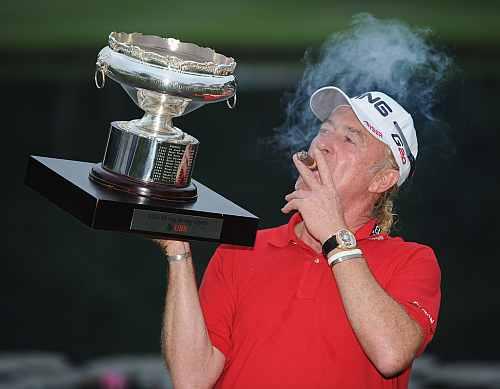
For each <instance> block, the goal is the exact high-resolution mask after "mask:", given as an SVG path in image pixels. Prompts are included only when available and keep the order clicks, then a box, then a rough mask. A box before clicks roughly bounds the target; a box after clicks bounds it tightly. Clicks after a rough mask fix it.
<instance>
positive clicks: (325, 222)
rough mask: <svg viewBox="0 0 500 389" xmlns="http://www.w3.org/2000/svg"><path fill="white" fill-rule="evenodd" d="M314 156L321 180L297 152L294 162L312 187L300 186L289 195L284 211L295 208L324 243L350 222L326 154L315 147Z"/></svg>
mask: <svg viewBox="0 0 500 389" xmlns="http://www.w3.org/2000/svg"><path fill="white" fill-rule="evenodd" d="M312 155H313V157H314V159H315V160H316V163H317V166H318V172H319V180H318V179H317V178H316V177H315V175H314V173H313V172H312V171H311V170H310V169H309V168H308V167H307V166H306V165H304V164H303V163H302V162H300V160H299V159H298V158H297V156H296V155H294V156H293V162H294V164H295V166H296V167H297V170H298V171H299V174H300V176H301V177H302V179H303V180H304V182H305V183H306V184H307V186H308V187H309V188H310V190H305V189H299V190H296V191H294V192H292V193H290V194H288V195H286V196H285V199H286V200H287V204H286V205H285V206H284V207H283V208H282V209H281V211H282V212H283V213H288V212H290V211H292V210H297V211H299V212H300V214H301V215H302V219H303V220H304V223H305V226H306V228H307V230H308V231H309V233H310V234H311V235H312V236H313V237H314V238H315V239H316V240H318V241H320V242H321V243H323V242H324V241H325V240H326V239H328V238H329V237H330V236H331V235H332V234H334V233H336V232H337V231H338V230H340V229H341V228H346V223H345V220H344V211H343V209H342V205H341V202H340V199H339V196H338V193H337V190H336V189H335V184H334V182H333V179H332V176H331V174H330V171H329V169H328V165H327V163H326V161H325V158H324V156H323V154H322V153H321V151H320V150H319V149H317V148H314V149H313V150H312Z"/></svg>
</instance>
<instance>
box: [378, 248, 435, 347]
mask: <svg viewBox="0 0 500 389" xmlns="http://www.w3.org/2000/svg"><path fill="white" fill-rule="evenodd" d="M386 291H387V293H389V295H391V296H392V297H393V298H394V299H395V300H396V301H397V302H398V303H399V304H401V305H402V306H403V308H404V309H405V310H406V312H407V313H408V315H409V316H410V317H411V318H412V319H413V320H415V321H416V322H417V323H418V324H419V325H420V327H421V328H422V332H423V334H424V341H423V342H422V345H421V346H420V348H419V350H418V351H417V356H418V355H420V354H422V353H423V352H424V350H425V348H426V346H427V345H428V344H429V342H430V341H431V339H432V337H433V336H434V333H435V331H436V325H437V320H438V314H439V307H440V303H441V271H440V268H439V264H438V262H437V259H436V256H435V254H434V251H433V250H432V249H431V248H430V247H427V246H420V247H419V248H418V249H417V250H416V251H415V252H413V253H412V254H411V256H410V257H409V258H408V260H407V261H405V262H404V263H403V264H402V265H401V266H400V267H399V268H398V269H397V270H396V272H395V274H394V275H393V277H392V278H391V280H390V282H389V284H388V286H387V289H386Z"/></svg>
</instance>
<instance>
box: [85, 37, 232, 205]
mask: <svg viewBox="0 0 500 389" xmlns="http://www.w3.org/2000/svg"><path fill="white" fill-rule="evenodd" d="M235 67H236V62H235V61H234V59H233V58H231V57H226V56H224V55H222V54H219V53H216V52H215V51H214V50H212V49H210V48H205V47H200V46H197V45H195V44H193V43H186V42H181V41H179V40H177V39H174V38H162V37H158V36H153V35H143V34H141V33H131V34H128V33H123V32H119V33H118V32H112V33H111V34H110V35H109V40H108V46H106V47H104V48H103V49H102V50H101V51H100V52H99V55H98V57H97V62H96V73H95V82H96V85H97V87H98V88H103V87H104V84H105V81H106V77H109V78H110V79H112V80H113V81H116V82H117V83H119V84H120V85H121V86H122V87H123V89H125V91H126V92H127V94H128V95H129V96H130V97H131V98H132V100H133V101H134V102H135V104H136V105H137V106H138V107H139V108H141V109H142V110H143V111H144V112H145V113H144V116H143V117H142V118H141V119H134V120H130V121H114V122H112V123H111V125H110V130H109V136H108V142H107V145H106V151H105V153H104V158H103V160H102V162H101V163H98V164H96V165H95V166H93V168H92V169H91V171H90V173H89V177H90V179H91V180H92V181H94V182H96V183H99V184H101V185H104V186H106V187H108V188H112V189H115V190H119V191H124V192H129V193H132V194H135V195H140V196H146V197H151V198H157V199H162V200H168V201H174V202H193V201H195V200H196V198H197V189H196V185H195V184H194V183H192V182H191V175H192V172H193V167H194V162H195V159H196V153H197V151H198V146H199V142H198V140H197V139H196V138H194V137H193V136H191V135H189V134H187V133H186V132H184V131H182V130H181V129H179V128H177V127H175V126H174V125H173V123H172V119H173V118H174V117H178V116H182V115H185V114H187V113H189V112H191V111H193V110H195V109H197V108H200V107H201V106H203V105H205V104H208V103H215V102H220V101H224V100H226V102H227V104H228V106H229V107H230V108H232V107H234V104H235V102H236V81H235V78H234V75H233V73H234V69H235ZM230 98H233V99H234V100H233V104H232V105H231V104H229V99H230Z"/></svg>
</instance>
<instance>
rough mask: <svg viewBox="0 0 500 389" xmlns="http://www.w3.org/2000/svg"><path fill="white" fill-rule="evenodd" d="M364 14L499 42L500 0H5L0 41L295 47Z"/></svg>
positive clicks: (453, 36) (457, 37)
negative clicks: (122, 39) (138, 37)
mask: <svg viewBox="0 0 500 389" xmlns="http://www.w3.org/2000/svg"><path fill="white" fill-rule="evenodd" d="M360 12H369V13H371V14H373V15H374V16H376V17H378V18H398V19H401V20H403V21H406V22H408V23H410V24H411V25H413V26H418V27H429V28H431V29H432V31H433V32H434V34H435V35H436V36H437V37H438V39H439V40H442V41H444V42H447V43H452V44H457V45H460V46H466V47H468V46H473V45H479V46H492V45H496V44H498V43H500V23H499V15H500V2H499V1H498V0H496V1H492V0H486V1H475V2H470V1H467V2H466V1H453V0H441V1H430V0H423V1H407V0H406V1H393V0H379V1H368V0H363V1H350V2H347V1H345V0H344V1H340V0H330V1H324V0H309V1H295V2H294V1H285V0H274V1H262V0H253V1H249V0H233V1H229V2H220V1H219V2H214V1H201V0H190V1H175V2H174V1H165V0H162V1H160V0H149V1H130V0H121V1H116V0H107V1H102V0H86V1H72V0H47V1H39V0H38V1H35V0H16V1H15V0H7V1H5V0H4V1H3V2H2V5H1V7H0V17H1V20H2V23H1V26H0V31H1V34H0V47H2V48H26V49H29V48H37V47H39V48H68V47H73V48H79V47H95V46H102V45H104V44H105V43H106V39H107V35H108V34H109V32H111V31H125V32H132V31H140V32H144V33H150V34H159V35H164V36H167V35H168V36H174V37H177V38H179V39H182V40H193V41H196V42H197V43H199V44H202V45H209V46H225V47H228V46H231V47H239V46H242V47H259V48H262V47H268V48H275V47H284V48H287V47H290V48H294V47H304V46H308V45H315V44H317V43H319V42H321V41H323V40H324V39H325V38H326V37H327V36H328V35H329V34H331V33H333V32H335V31H339V30H343V29H345V28H346V27H347V26H348V25H349V23H350V20H351V17H352V15H353V14H356V13H360Z"/></svg>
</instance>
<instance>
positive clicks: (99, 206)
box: [25, 156, 259, 246]
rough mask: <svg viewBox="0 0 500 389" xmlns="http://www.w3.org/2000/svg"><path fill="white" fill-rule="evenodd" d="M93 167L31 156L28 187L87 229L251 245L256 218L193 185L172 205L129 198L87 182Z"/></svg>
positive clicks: (204, 188)
mask: <svg viewBox="0 0 500 389" xmlns="http://www.w3.org/2000/svg"><path fill="white" fill-rule="evenodd" d="M93 166H95V164H94V163H89V162H80V161H70V160H64V159H57V158H47V157H38V156H30V158H29V163H28V169H27V173H26V180H25V182H26V184H27V185H28V186H29V187H31V188H32V189H34V190H36V191H37V192H39V193H40V194H42V195H43V196H45V197H46V198H47V199H48V200H50V201H51V202H53V203H54V204H56V205H57V206H58V207H60V208H62V209H64V210H65V211H67V212H69V213H70V214H72V215H73V216H75V217H76V218H78V219H79V220H80V221H81V222H83V223H84V224H86V225H88V226H89V227H91V228H95V229H99V230H111V231H123V232H132V233H138V234H141V235H145V236H147V237H150V238H174V239H182V240H203V241H213V242H221V243H230V244H236V245H243V246H253V244H254V241H255V235H256V231H257V226H258V222H259V218H258V217H256V216H254V215H252V214H251V213H250V212H247V211H246V210H244V209H243V208H241V207H239V206H237V205H236V204H234V203H232V202H231V201H229V200H227V199H225V198H224V197H222V196H221V195H219V194H217V193H216V192H214V191H213V190H211V189H209V188H207V187H206V186H205V185H203V184H201V183H200V182H197V181H195V180H192V181H193V182H194V184H195V185H196V187H197V189H198V198H197V200H196V201H195V202H192V203H184V204H183V203H175V202H168V201H164V200H156V199H150V198H146V197H143V196H137V195H133V194H128V193H124V192H120V191H116V190H113V189H108V188H106V187H105V186H102V185H99V184H97V183H95V182H93V181H92V180H90V178H89V172H90V171H91V169H92V167H93Z"/></svg>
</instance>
